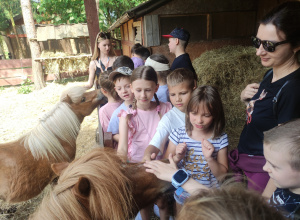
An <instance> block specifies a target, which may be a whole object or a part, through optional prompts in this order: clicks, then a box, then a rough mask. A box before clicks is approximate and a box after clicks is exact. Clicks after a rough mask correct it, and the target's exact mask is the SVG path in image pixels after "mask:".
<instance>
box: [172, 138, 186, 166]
mask: <svg viewBox="0 0 300 220" xmlns="http://www.w3.org/2000/svg"><path fill="white" fill-rule="evenodd" d="M186 150H187V145H186V143H180V144H178V145H177V146H176V154H175V155H174V156H173V160H174V161H175V163H179V161H181V160H182V159H183V158H184V156H185V154H186Z"/></svg>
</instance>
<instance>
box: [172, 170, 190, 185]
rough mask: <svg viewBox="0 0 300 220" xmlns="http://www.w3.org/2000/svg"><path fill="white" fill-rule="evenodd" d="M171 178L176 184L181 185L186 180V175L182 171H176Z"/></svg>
mask: <svg viewBox="0 0 300 220" xmlns="http://www.w3.org/2000/svg"><path fill="white" fill-rule="evenodd" d="M173 178H174V180H175V181H176V182H178V183H181V182H182V181H184V180H185V179H186V178H187V174H186V173H185V172H184V171H183V170H178V171H177V172H176V174H175V175H174V176H173Z"/></svg>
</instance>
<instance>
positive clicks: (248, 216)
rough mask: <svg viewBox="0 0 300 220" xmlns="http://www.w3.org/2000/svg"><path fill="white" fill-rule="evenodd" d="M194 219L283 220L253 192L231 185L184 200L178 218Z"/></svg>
mask: <svg viewBox="0 0 300 220" xmlns="http://www.w3.org/2000/svg"><path fill="white" fill-rule="evenodd" d="M177 219H178V220H183V219H191V220H194V219H198V220H224V219H231V220H284V219H285V218H284V217H283V216H282V214H280V213H279V212H278V211H277V210H276V209H275V208H274V207H271V206H270V205H269V204H268V203H267V201H265V199H264V198H263V197H262V196H261V195H259V194H258V193H257V192H254V191H250V190H246V189H244V188H243V187H242V186H240V185H237V184H233V185H228V186H221V188H219V189H218V188H211V189H208V190H201V191H199V193H198V194H196V195H194V196H191V197H190V198H188V199H187V200H186V202H185V204H184V205H183V208H182V209H181V211H180V213H179V215H178V217H177Z"/></svg>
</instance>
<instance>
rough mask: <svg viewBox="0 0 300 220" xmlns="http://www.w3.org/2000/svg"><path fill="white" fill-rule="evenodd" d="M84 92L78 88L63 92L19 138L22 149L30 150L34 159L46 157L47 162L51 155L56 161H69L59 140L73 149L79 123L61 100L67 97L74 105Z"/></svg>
mask: <svg viewBox="0 0 300 220" xmlns="http://www.w3.org/2000/svg"><path fill="white" fill-rule="evenodd" d="M84 92H85V89H84V88H82V87H80V86H76V87H71V88H70V89H68V90H66V91H64V92H63V93H62V95H61V98H60V100H61V101H60V102H58V103H57V104H56V105H55V106H54V107H53V109H52V110H50V111H49V112H48V113H46V114H45V115H44V116H43V117H42V118H41V119H40V120H39V123H38V125H37V126H36V127H35V128H33V129H32V130H31V131H30V132H28V133H27V134H25V135H24V136H23V137H22V138H21V139H22V141H23V142H24V147H25V148H26V149H27V150H30V152H31V153H32V155H33V157H34V158H35V159H40V158H44V157H46V158H47V159H48V160H49V155H51V156H52V157H54V158H55V159H56V160H57V161H63V160H67V161H70V158H69V155H68V154H67V152H66V151H65V149H64V148H63V146H62V145H61V143H60V140H62V141H64V142H67V143H69V144H70V145H71V146H73V147H74V148H75V147H76V138H77V136H78V133H79V130H80V122H79V120H78V118H77V116H76V114H75V113H74V112H73V111H72V109H71V108H70V106H69V104H68V103H66V102H63V100H64V99H65V98H66V97H67V95H68V96H69V97H70V98H71V100H72V101H73V102H74V103H78V102H80V100H81V97H82V95H83V93H84Z"/></svg>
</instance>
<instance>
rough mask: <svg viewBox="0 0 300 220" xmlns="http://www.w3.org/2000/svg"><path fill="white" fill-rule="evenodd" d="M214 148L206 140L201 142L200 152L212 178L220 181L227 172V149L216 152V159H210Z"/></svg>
mask: <svg viewBox="0 0 300 220" xmlns="http://www.w3.org/2000/svg"><path fill="white" fill-rule="evenodd" d="M214 149H215V148H214V146H213V145H212V144H211V143H210V142H209V141H207V140H202V152H203V155H204V157H205V160H206V161H207V163H208V166H209V168H210V169H211V172H212V173H213V174H214V176H215V177H216V178H217V179H219V180H222V179H223V177H224V175H225V174H226V173H227V171H228V159H227V147H224V148H222V149H221V150H219V151H218V154H217V159H214V158H213V157H212V153H213V152H214Z"/></svg>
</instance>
